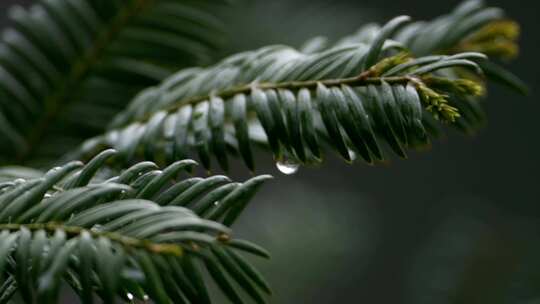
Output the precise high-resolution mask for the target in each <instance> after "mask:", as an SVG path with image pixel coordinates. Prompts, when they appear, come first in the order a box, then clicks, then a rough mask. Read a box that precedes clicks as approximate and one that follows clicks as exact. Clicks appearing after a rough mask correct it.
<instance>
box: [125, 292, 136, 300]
mask: <svg viewBox="0 0 540 304" xmlns="http://www.w3.org/2000/svg"><path fill="white" fill-rule="evenodd" d="M126 297H127V298H128V300H130V301H132V300H133V298H134V297H133V295H132V294H131V292H128V293H126Z"/></svg>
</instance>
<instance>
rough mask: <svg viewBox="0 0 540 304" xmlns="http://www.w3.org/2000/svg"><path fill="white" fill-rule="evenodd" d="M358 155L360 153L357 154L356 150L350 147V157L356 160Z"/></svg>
mask: <svg viewBox="0 0 540 304" xmlns="http://www.w3.org/2000/svg"><path fill="white" fill-rule="evenodd" d="M357 157H358V155H356V152H354V151H353V150H351V149H349V159H350V160H351V161H355V160H356V158H357Z"/></svg>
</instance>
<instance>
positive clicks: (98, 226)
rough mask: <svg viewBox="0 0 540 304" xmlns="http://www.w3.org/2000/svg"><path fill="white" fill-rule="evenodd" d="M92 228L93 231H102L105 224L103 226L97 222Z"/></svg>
mask: <svg viewBox="0 0 540 304" xmlns="http://www.w3.org/2000/svg"><path fill="white" fill-rule="evenodd" d="M90 230H92V231H93V232H100V231H102V230H103V226H101V225H100V224H96V225H94V226H93V227H92V228H90Z"/></svg>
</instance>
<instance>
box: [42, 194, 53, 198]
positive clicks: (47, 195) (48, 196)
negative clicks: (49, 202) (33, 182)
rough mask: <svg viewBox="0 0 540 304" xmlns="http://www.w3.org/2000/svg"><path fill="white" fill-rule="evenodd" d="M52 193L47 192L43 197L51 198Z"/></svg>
mask: <svg viewBox="0 0 540 304" xmlns="http://www.w3.org/2000/svg"><path fill="white" fill-rule="evenodd" d="M51 196H52V195H51V194H49V193H45V195H44V196H43V198H50V197H51Z"/></svg>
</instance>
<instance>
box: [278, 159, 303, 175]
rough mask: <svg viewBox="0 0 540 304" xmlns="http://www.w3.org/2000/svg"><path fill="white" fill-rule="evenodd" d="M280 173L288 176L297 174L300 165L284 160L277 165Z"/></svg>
mask: <svg viewBox="0 0 540 304" xmlns="http://www.w3.org/2000/svg"><path fill="white" fill-rule="evenodd" d="M276 167H277V168H278V170H279V172H281V173H283V174H287V175H291V174H295V173H296V172H297V171H298V168H300V164H298V163H296V162H294V161H291V160H282V161H278V162H277V163H276Z"/></svg>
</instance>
